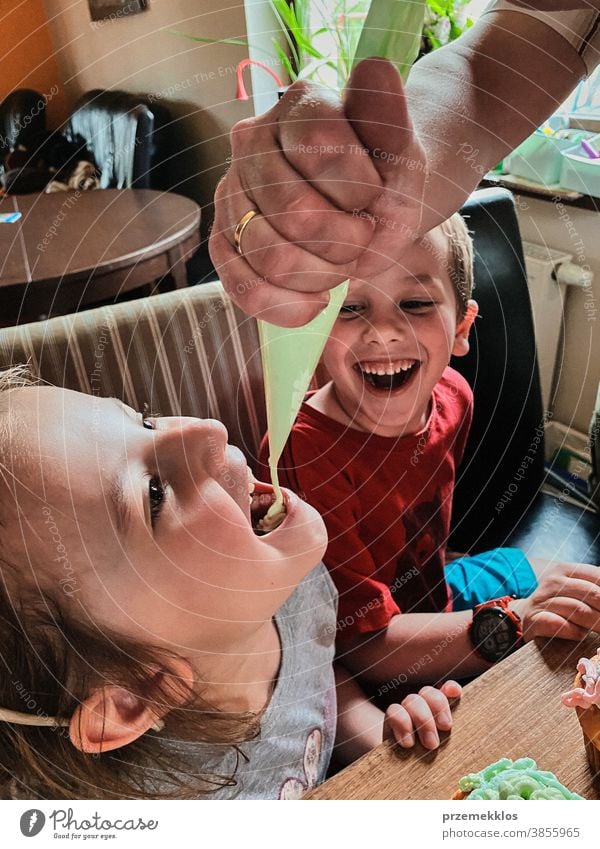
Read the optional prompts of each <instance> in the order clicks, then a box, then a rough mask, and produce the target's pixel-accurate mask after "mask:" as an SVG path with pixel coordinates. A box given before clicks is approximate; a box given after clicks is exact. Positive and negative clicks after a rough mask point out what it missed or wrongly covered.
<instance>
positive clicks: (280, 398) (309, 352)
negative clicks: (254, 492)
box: [258, 280, 348, 529]
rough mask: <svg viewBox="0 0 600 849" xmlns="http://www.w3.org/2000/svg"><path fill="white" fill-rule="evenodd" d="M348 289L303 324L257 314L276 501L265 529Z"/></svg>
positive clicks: (279, 502) (277, 508)
mask: <svg viewBox="0 0 600 849" xmlns="http://www.w3.org/2000/svg"><path fill="white" fill-rule="evenodd" d="M347 291H348V281H347V280H345V281H344V282H343V283H340V284H339V285H338V286H336V287H335V289H332V290H331V292H330V293H329V303H328V304H327V306H326V307H325V309H324V310H323V311H322V312H320V313H319V315H318V316H317V317H316V318H313V320H312V321H309V322H308V324H305V325H304V326H303V327H277V325H275V324H269V322H267V321H262V320H260V319H259V320H258V335H259V339H260V352H261V357H262V365H263V374H264V382H265V399H266V403H267V425H268V428H269V471H270V473H271V481H272V483H273V489H274V490H275V501H274V503H273V504H272V505H271V506H270V508H269V510H268V512H267V515H266V516H265V517H264V519H263V520H262V523H263V526H264V527H265V529H266V528H268V527H269V524H270V523H275V522H276V521H277V518H278V517H279V516H281V515H282V514H283V512H284V511H285V508H284V505H283V494H282V492H281V488H280V486H279V475H278V473H277V463H278V462H279V458H280V457H281V454H282V452H283V449H284V448H285V443H286V442H287V439H288V436H289V435H290V431H291V429H292V425H293V424H294V420H295V418H296V416H297V414H298V410H299V409H300V405H301V404H302V401H303V400H304V396H305V395H306V390H307V389H308V386H309V384H310V380H311V378H312V376H313V374H314V371H315V369H316V367H317V364H318V362H319V359H320V357H321V354H322V353H323V348H324V347H325V343H326V342H327V339H328V337H329V334H330V333H331V328H332V327H333V324H334V322H335V320H336V318H337V317H338V314H339V311H340V309H341V308H342V305H343V303H344V298H345V297H346V292H347Z"/></svg>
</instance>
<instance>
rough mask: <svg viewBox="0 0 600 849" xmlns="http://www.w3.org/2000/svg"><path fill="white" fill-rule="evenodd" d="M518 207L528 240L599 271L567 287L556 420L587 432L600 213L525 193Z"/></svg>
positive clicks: (597, 330)
mask: <svg viewBox="0 0 600 849" xmlns="http://www.w3.org/2000/svg"><path fill="white" fill-rule="evenodd" d="M599 203H600V201H599ZM518 208H519V224H520V227H521V235H522V237H523V239H524V240H526V241H528V242H534V243H536V244H539V245H544V244H545V245H547V246H548V247H551V248H557V249H559V250H564V251H565V252H568V253H572V254H573V261H574V262H577V263H578V264H580V265H589V267H590V269H591V271H592V272H593V273H594V281H593V284H592V286H591V287H589V288H588V289H586V290H582V289H576V288H574V287H569V288H568V290H567V298H566V304H565V324H564V346H563V351H562V354H561V356H560V357H559V363H558V384H557V391H556V396H555V403H554V418H555V419H556V420H558V421H561V422H563V423H565V424H567V425H569V426H571V427H574V428H576V429H577V430H580V431H583V432H584V433H585V432H587V430H588V427H589V423H590V419H591V416H592V410H593V407H594V402H595V400H596V392H597V388H598V382H599V381H600V216H598V213H596V212H591V211H587V210H582V209H576V208H575V207H572V206H567V205H565V204H560V203H554V202H552V200H537V199H536V200H533V199H530V198H523V197H521V198H518Z"/></svg>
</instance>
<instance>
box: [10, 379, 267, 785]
mask: <svg viewBox="0 0 600 849" xmlns="http://www.w3.org/2000/svg"><path fill="white" fill-rule="evenodd" d="M34 383H36V381H35V380H33V379H32V378H31V376H30V374H29V371H28V369H27V368H26V367H24V366H16V367H13V368H11V369H8V370H5V371H0V708H2V709H4V710H7V711H15V712H17V713H21V714H22V713H25V714H30V715H31V716H32V717H43V718H45V717H61V718H66V719H70V717H71V716H72V715H73V713H74V712H75V710H76V708H77V707H78V706H79V705H80V704H81V703H82V702H83V701H84V700H85V699H86V698H87V696H88V695H89V694H90V692H91V691H92V690H93V689H94V688H95V687H98V686H102V685H104V684H107V683H114V684H118V685H120V686H122V687H125V688H126V689H127V690H128V691H129V692H131V693H133V694H134V695H136V696H138V697H139V698H141V699H144V700H146V701H148V702H151V703H152V704H153V706H155V707H156V710H157V714H158V715H160V714H162V713H163V708H164V709H165V711H167V715H166V717H165V722H166V726H165V729H164V730H163V732H162V733H161V735H160V736H166V737H169V736H174V737H175V738H176V739H184V740H185V739H188V740H203V741H205V742H207V743H218V744H224V745H231V746H233V747H234V749H235V750H236V752H237V755H238V761H239V758H240V757H243V755H242V753H241V752H240V749H239V748H238V744H239V743H241V742H243V741H245V740H248V739H251V738H252V737H254V736H255V735H256V734H257V733H258V729H259V716H258V715H257V714H250V713H249V714H229V713H223V712H221V711H218V710H216V709H215V708H213V707H212V706H210V705H207V704H204V703H202V702H201V700H200V699H199V698H198V697H197V696H196V695H195V694H194V693H192V692H190V698H189V701H188V702H187V703H186V704H184V705H183V706H182V707H180V706H177V707H174V709H172V710H171V708H173V705H174V693H173V691H172V684H170V683H169V681H168V677H169V676H160V679H161V684H160V686H159V687H158V689H157V687H156V686H155V683H154V682H155V671H156V663H157V662H158V663H160V660H159V658H161V657H162V658H164V656H165V652H164V651H163V650H160V651H159V650H158V649H157V648H155V647H154V646H152V645H150V644H144V643H140V642H136V641H135V640H132V639H131V638H128V637H123V636H122V635H121V634H118V633H115V632H113V631H111V630H110V629H108V628H105V627H100V626H98V625H96V624H95V623H93V622H92V621H91V619H90V618H89V617H87V616H86V613H85V611H83V613H81V611H80V610H79V608H78V607H77V605H76V604H75V605H74V604H73V603H70V604H69V603H67V601H66V599H63V598H59V597H58V595H59V594H58V593H56V592H55V593H54V594H52V593H51V592H50V591H49V590H47V589H46V588H43V587H42V583H41V581H40V580H39V574H38V569H36V564H35V563H30V562H29V561H28V562H27V563H25V562H22V563H21V562H19V563H15V562H12V561H11V555H10V554H9V553H8V552H9V551H10V550H11V547H10V545H9V534H10V533H11V532H12V533H13V534H14V533H17V532H18V531H17V527H16V526H17V523H16V522H13V521H11V519H10V518H9V519H8V521H7V517H12V516H14V515H15V514H16V513H17V511H18V504H17V503H16V501H15V497H14V492H13V490H12V488H11V484H10V480H11V469H10V467H9V460H8V456H9V455H10V451H9V450H6V449H7V447H8V446H9V445H10V443H11V441H12V438H13V436H12V434H11V430H10V427H8V425H7V422H6V419H7V413H8V411H9V409H10V407H9V395H10V392H12V391H13V390H16V389H19V388H21V387H25V386H29V385H31V384H34ZM37 565H38V567H39V571H40V572H41V571H42V567H43V565H44V564H37ZM32 570H33V571H34V574H33V580H31V579H30V577H29V576H30V575H31V574H32ZM77 614H79V615H77ZM163 682H164V683H163ZM179 704H180V702H179ZM169 710H170V711H171V712H170V713H168V711H169ZM234 774H235V773H234ZM231 784H235V780H234V776H214V775H203V774H199V773H198V770H197V767H195V768H194V767H193V766H190V767H188V769H187V771H186V765H185V764H184V763H182V755H181V754H180V753H179V752H178V751H177V747H175V751H173V747H169V746H164V745H163V744H161V741H160V738H159V737H157V735H156V734H154V733H147V734H145V735H143V736H142V737H140V738H139V739H138V740H136V741H135V742H134V743H130V744H129V745H128V746H127V747H126V751H125V752H123V750H121V749H119V750H117V751H116V752H105V753H102V754H100V755H98V756H93V755H89V754H84V753H82V752H81V751H79V750H78V749H76V748H75V747H74V746H73V744H72V743H71V741H70V738H69V735H68V731H67V729H66V728H64V727H58V726H56V725H54V726H45V727H40V726H34V725H20V724H14V723H11V722H7V721H0V798H24V799H31V798H49V799H81V798H84V799H123V798H137V799H156V798H175V799H182V798H197V797H198V796H200V795H203V794H207V793H210V790H211V789H218V788H219V787H222V786H224V785H231Z"/></svg>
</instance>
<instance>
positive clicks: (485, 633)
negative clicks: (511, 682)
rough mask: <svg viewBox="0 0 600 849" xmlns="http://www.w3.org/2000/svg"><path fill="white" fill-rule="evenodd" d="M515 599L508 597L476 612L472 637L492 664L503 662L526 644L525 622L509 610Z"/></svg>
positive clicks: (477, 608) (498, 599)
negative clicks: (524, 640) (523, 624)
mask: <svg viewBox="0 0 600 849" xmlns="http://www.w3.org/2000/svg"><path fill="white" fill-rule="evenodd" d="M514 599H515V596H511V595H505V596H502V598H494V599H492V601H486V602H485V603H484V604H478V605H477V606H476V607H475V608H474V610H473V621H472V622H471V627H470V629H469V636H470V637H471V642H472V643H473V647H474V648H475V650H476V651H477V652H478V653H479V654H480V655H481V657H483V658H484V660H487V661H489V662H490V663H497V662H498V661H499V660H503V659H504V658H505V657H507V656H508V655H509V654H511V652H513V651H515V650H516V649H518V648H520V647H521V646H522V645H523V628H522V626H521V620H520V618H519V617H518V616H517V614H516V613H514V612H513V611H512V610H509V609H508V605H509V604H510V602H511V601H514Z"/></svg>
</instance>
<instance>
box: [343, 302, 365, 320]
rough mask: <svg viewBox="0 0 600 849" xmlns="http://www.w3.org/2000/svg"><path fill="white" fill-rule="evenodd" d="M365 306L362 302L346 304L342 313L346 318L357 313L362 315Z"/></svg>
mask: <svg viewBox="0 0 600 849" xmlns="http://www.w3.org/2000/svg"><path fill="white" fill-rule="evenodd" d="M362 310H363V307H362V305H361V304H344V305H343V307H342V308H341V310H340V315H341V316H343V317H346V318H352V317H353V316H355V315H360V313H361V312H362Z"/></svg>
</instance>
